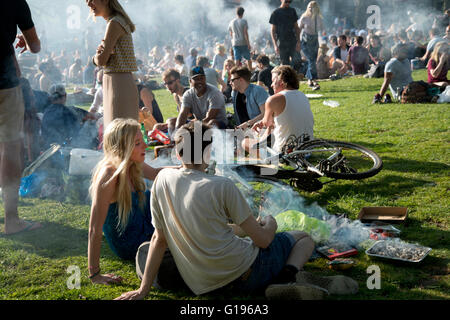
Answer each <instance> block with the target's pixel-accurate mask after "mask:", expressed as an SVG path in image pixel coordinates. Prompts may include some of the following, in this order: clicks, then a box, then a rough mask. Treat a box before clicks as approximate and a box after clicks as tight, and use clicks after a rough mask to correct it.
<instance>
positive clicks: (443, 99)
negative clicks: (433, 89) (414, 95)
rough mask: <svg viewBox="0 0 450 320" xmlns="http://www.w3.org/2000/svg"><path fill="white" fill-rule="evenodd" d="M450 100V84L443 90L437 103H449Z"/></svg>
mask: <svg viewBox="0 0 450 320" xmlns="http://www.w3.org/2000/svg"><path fill="white" fill-rule="evenodd" d="M448 102H450V86H447V87H446V88H445V90H444V92H442V93H441V94H440V95H439V99H438V100H437V103H448Z"/></svg>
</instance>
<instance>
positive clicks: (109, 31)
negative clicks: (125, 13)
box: [94, 21, 125, 66]
mask: <svg viewBox="0 0 450 320" xmlns="http://www.w3.org/2000/svg"><path fill="white" fill-rule="evenodd" d="M124 34H125V30H124V29H123V28H122V26H121V25H120V24H119V23H118V22H115V21H111V22H110V23H108V25H107V27H106V33H105V39H104V41H103V42H102V44H101V45H100V46H99V48H98V49H97V54H96V55H95V56H94V62H95V64H96V65H97V66H106V64H107V63H108V60H109V58H110V56H111V54H112V53H113V51H114V47H115V45H116V43H117V40H119V38H120V37H122V36H123V35H124Z"/></svg>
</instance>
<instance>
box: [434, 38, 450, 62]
mask: <svg viewBox="0 0 450 320" xmlns="http://www.w3.org/2000/svg"><path fill="white" fill-rule="evenodd" d="M448 48H449V46H448V43H447V42H444V41H441V42H438V43H436V45H435V46H434V49H433V52H432V53H431V56H430V60H434V61H435V62H436V65H438V64H439V60H440V58H441V54H442V53H446V52H448Z"/></svg>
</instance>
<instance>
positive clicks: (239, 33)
mask: <svg viewBox="0 0 450 320" xmlns="http://www.w3.org/2000/svg"><path fill="white" fill-rule="evenodd" d="M244 11H245V10H244V8H242V7H238V8H237V9H236V14H237V18H234V19H233V20H231V22H230V24H229V25H228V31H229V32H230V36H231V44H232V45H233V53H234V61H235V63H236V65H237V66H239V65H240V63H241V60H242V58H245V59H246V60H247V66H248V68H249V69H250V71H251V70H252V59H251V57H250V50H251V46H250V40H249V37H248V23H247V20H245V19H244V18H243V16H244Z"/></svg>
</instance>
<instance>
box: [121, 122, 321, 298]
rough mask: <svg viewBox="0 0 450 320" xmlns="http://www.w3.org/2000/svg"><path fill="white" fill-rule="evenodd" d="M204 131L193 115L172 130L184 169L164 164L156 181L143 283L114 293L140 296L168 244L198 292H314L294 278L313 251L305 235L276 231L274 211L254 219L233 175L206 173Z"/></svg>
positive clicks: (206, 139)
mask: <svg viewBox="0 0 450 320" xmlns="http://www.w3.org/2000/svg"><path fill="white" fill-rule="evenodd" d="M209 130H210V127H209V126H207V125H205V124H202V123H201V122H200V121H193V122H190V123H189V124H186V125H183V126H182V127H181V128H180V129H179V130H178V131H177V132H176V135H175V144H176V151H177V155H178V156H179V157H180V158H181V162H182V165H183V167H182V168H181V169H179V170H174V169H170V168H167V169H163V170H162V171H161V172H160V173H159V174H158V176H157V177H156V179H155V181H154V183H153V186H152V192H151V212H152V223H153V225H154V227H155V232H154V233H153V236H152V240H151V243H150V249H149V253H148V255H147V261H146V265H145V271H144V275H143V279H142V282H141V286H140V288H139V289H138V290H136V291H130V292H127V293H124V294H123V295H121V296H120V297H118V298H117V299H118V300H127V299H130V300H134V299H143V298H145V296H146V295H147V294H148V293H149V292H150V289H151V287H152V284H153V281H154V279H155V277H156V274H157V273H158V270H159V268H160V264H161V261H162V259H163V254H164V252H165V250H166V248H167V247H169V249H170V252H171V253H172V255H173V258H174V260H175V263H176V265H177V267H178V270H179V272H180V274H181V276H182V278H183V280H184V282H185V283H186V284H187V286H188V287H189V288H190V289H191V290H192V292H194V293H195V294H196V295H201V294H205V293H208V292H212V291H214V290H217V289H219V288H229V289H232V290H236V292H240V293H244V292H245V293H256V292H259V291H260V290H264V289H266V288H267V287H268V286H269V285H270V284H272V283H279V284H280V283H289V284H285V285H281V287H280V285H277V286H276V287H273V286H272V287H269V288H270V289H269V288H268V289H267V290H268V291H266V295H267V296H268V298H269V297H270V298H276V297H277V296H282V295H283V294H284V293H286V292H287V291H289V292H291V293H292V291H293V288H295V289H294V291H295V292H296V293H299V295H300V293H301V292H303V291H302V290H303V289H304V290H317V289H315V288H311V287H309V288H306V289H305V288H304V287H303V286H300V285H295V284H292V283H295V280H296V278H295V277H296V273H297V272H298V270H299V269H302V268H303V265H304V264H305V263H306V262H307V261H308V259H309V258H310V256H311V254H312V251H313V249H314V241H313V240H312V239H311V238H310V236H309V235H308V234H306V233H305V232H301V231H289V232H281V233H276V230H277V223H276V220H275V219H274V218H273V217H272V216H266V217H263V218H262V219H259V220H257V219H255V217H254V216H253V213H252V211H251V209H250V207H249V206H248V204H247V202H246V200H245V198H244V197H243V195H242V194H241V192H240V191H239V189H238V188H237V187H236V185H235V184H234V182H233V181H231V180H230V179H228V178H226V177H222V176H215V175H209V174H207V173H205V169H206V168H207V167H208V163H209V159H210V147H211V143H212V141H211V135H210V133H211V132H210V131H209ZM194 151H196V152H194ZM180 195H182V197H180ZM230 221H232V222H233V224H229V222H230ZM244 235H248V237H249V238H244V237H243V236H244ZM309 292H310V291H309Z"/></svg>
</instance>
